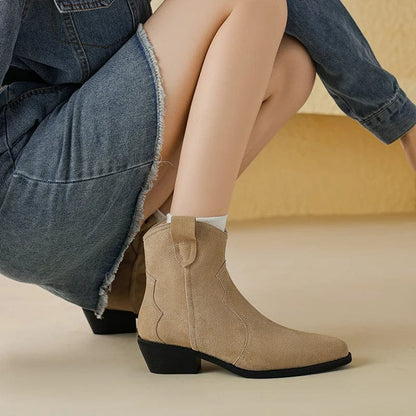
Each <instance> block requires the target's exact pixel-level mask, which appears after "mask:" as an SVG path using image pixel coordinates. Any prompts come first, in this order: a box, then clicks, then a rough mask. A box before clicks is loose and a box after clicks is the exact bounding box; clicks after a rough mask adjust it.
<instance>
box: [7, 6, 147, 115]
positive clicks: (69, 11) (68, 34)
mask: <svg viewBox="0 0 416 416" xmlns="http://www.w3.org/2000/svg"><path fill="white" fill-rule="evenodd" d="M149 13H150V14H151V6H150V0H0V80H1V87H0V107H1V106H2V105H4V104H6V103H7V102H9V101H10V100H12V99H13V98H15V97H16V96H18V95H20V94H22V93H24V92H27V91H28V90H30V89H33V88H34V87H39V86H42V85H43V86H45V84H47V85H57V84H66V83H74V84H76V85H77V84H78V85H79V84H80V83H83V82H85V81H86V80H87V79H88V78H89V77H91V75H93V74H94V73H95V72H96V71H97V70H98V69H99V68H100V67H101V66H102V65H103V64H104V63H105V62H106V61H107V60H108V59H109V58H110V57H111V56H112V55H113V54H114V53H115V52H116V51H117V50H118V49H119V48H120V47H121V46H122V45H123V44H124V43H125V42H126V41H127V40H128V39H129V37H131V36H132V35H133V34H134V33H135V31H136V29H137V26H138V24H139V16H143V15H144V14H149Z"/></svg>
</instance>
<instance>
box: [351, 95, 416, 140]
mask: <svg viewBox="0 0 416 416" xmlns="http://www.w3.org/2000/svg"><path fill="white" fill-rule="evenodd" d="M359 122H360V123H361V124H362V125H363V126H364V127H365V128H366V129H368V130H369V131H370V132H371V133H373V134H374V135H375V136H376V137H377V138H378V139H379V140H381V141H382V142H383V143H385V144H391V143H393V142H395V141H396V140H397V139H399V138H400V137H402V136H403V135H404V134H406V133H407V132H408V131H409V130H410V129H411V128H412V127H413V126H414V125H416V105H415V104H414V103H413V102H412V101H411V100H410V99H409V98H408V97H407V95H406V93H405V92H404V91H403V90H402V89H399V90H398V92H397V93H396V95H395V96H394V97H393V99H392V100H391V101H390V102H389V103H387V104H386V105H385V106H384V107H383V108H381V109H380V110H379V111H377V112H376V113H375V114H372V115H371V116H369V117H368V118H366V119H363V120H359Z"/></svg>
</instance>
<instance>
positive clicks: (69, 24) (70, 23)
mask: <svg viewBox="0 0 416 416" xmlns="http://www.w3.org/2000/svg"><path fill="white" fill-rule="evenodd" d="M62 20H63V22H64V28H65V32H66V33H67V35H68V38H69V39H70V40H71V41H72V40H73V39H74V40H73V41H72V42H73V43H72V46H73V49H74V52H75V54H76V57H77V60H78V62H79V64H80V67H81V79H80V82H82V79H84V78H88V77H89V76H90V73H91V69H90V64H89V62H88V57H87V54H86V53H85V49H84V47H83V45H82V42H81V39H80V38H79V35H78V31H77V28H76V26H75V22H74V19H73V18H72V14H71V13H69V14H66V15H65V16H64V17H63V19H62Z"/></svg>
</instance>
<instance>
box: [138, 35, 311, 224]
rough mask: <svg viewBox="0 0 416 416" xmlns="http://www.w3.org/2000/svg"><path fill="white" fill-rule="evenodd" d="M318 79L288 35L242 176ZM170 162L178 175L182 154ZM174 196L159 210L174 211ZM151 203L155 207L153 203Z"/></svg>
mask: <svg viewBox="0 0 416 416" xmlns="http://www.w3.org/2000/svg"><path fill="white" fill-rule="evenodd" d="M314 80H315V66H314V64H313V61H312V59H311V58H310V56H309V54H308V52H307V51H306V49H305V48H304V47H303V45H302V44H301V43H300V42H298V41H297V40H295V39H294V38H292V37H291V36H288V35H284V37H283V39H282V42H281V44H280V47H279V50H278V52H277V55H276V60H275V64H274V67H273V72H272V76H271V78H270V80H269V85H268V88H267V91H266V94H265V98H264V101H263V103H262V105H261V108H260V112H259V114H258V115H257V119H256V122H255V124H254V128H253V130H252V132H251V135H250V139H249V142H248V145H247V148H246V152H245V154H244V158H243V161H242V163H241V166H240V171H239V174H238V175H239V176H240V175H241V174H242V173H243V171H244V170H245V169H246V168H247V167H248V166H249V165H250V163H251V162H252V161H253V160H254V159H255V158H256V156H257V155H258V154H259V153H260V151H261V150H262V149H263V148H264V146H265V145H266V144H267V143H268V142H269V141H270V140H271V139H272V138H273V137H274V136H275V134H276V132H277V131H279V130H280V129H281V128H282V127H283V126H284V124H285V123H286V122H287V121H288V120H289V119H290V118H291V117H292V116H293V115H294V114H295V113H296V112H297V111H298V110H299V108H300V107H302V105H303V104H304V103H305V101H306V100H307V98H308V97H309V95H310V92H311V90H312V87H313V84H314ZM170 163H171V166H172V167H173V170H174V171H172V172H171V174H172V175H176V171H177V167H178V163H179V153H178V154H177V155H176V157H175V158H172V159H171V160H170ZM156 190H157V189H156ZM172 192H173V189H172ZM154 195H155V194H154ZM159 195H160V196H162V195H161V193H158V194H157V195H156V198H155V199H158V198H157V197H158V196H159ZM172 196H173V193H171V194H170V196H169V197H168V199H167V200H166V201H165V202H164V203H163V204H162V205H161V206H160V207H159V209H160V210H161V211H162V212H164V213H165V214H166V213H168V212H169V211H170V206H171V202H172ZM148 202H149V203H150V204H152V201H151V200H149V201H148ZM149 215H150V213H149ZM146 218H147V217H146Z"/></svg>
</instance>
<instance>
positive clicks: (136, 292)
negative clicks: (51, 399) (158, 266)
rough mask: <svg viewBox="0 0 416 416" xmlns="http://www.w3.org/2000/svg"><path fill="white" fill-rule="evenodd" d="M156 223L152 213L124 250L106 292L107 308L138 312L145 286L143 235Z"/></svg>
mask: <svg viewBox="0 0 416 416" xmlns="http://www.w3.org/2000/svg"><path fill="white" fill-rule="evenodd" d="M156 223H157V218H156V216H155V215H153V214H152V215H151V216H150V217H149V218H148V219H147V220H146V221H145V222H144V223H143V224H142V226H141V228H140V230H139V232H138V233H137V234H136V236H135V237H134V239H133V241H132V242H131V243H130V245H129V247H128V248H127V250H126V251H125V253H124V257H123V260H122V261H121V263H120V266H119V268H118V270H117V273H116V276H115V278H114V280H113V283H112V284H111V289H110V292H109V293H108V302H107V306H106V308H107V309H114V310H119V311H130V312H134V313H138V312H139V309H140V305H141V303H142V300H143V296H144V292H145V287H146V271H145V260H144V248H143V235H144V234H145V233H146V232H147V231H148V230H149V229H150V228H151V227H152V226H153V225H155V224H156Z"/></svg>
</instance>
